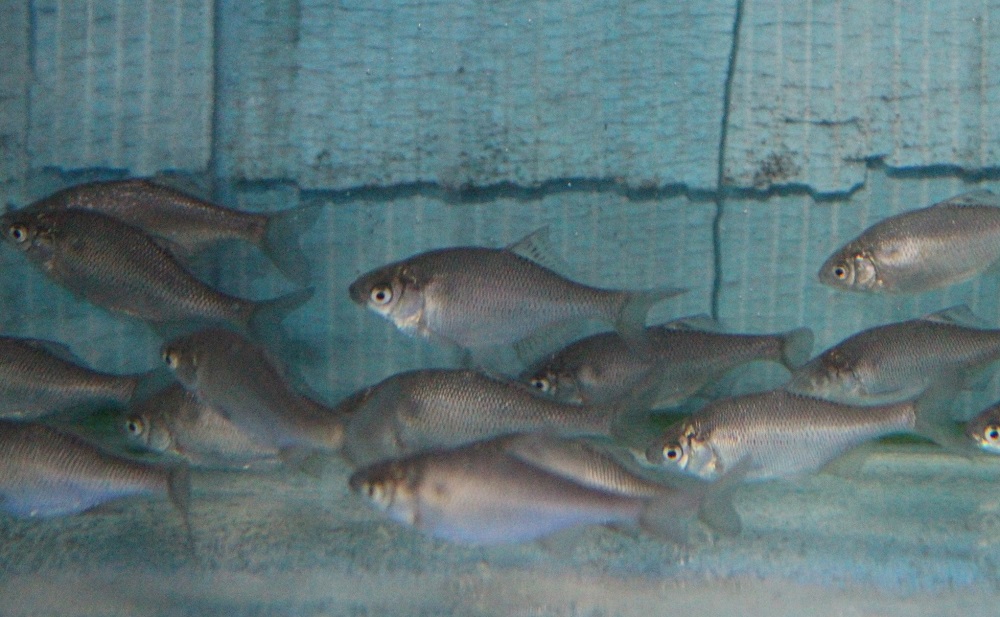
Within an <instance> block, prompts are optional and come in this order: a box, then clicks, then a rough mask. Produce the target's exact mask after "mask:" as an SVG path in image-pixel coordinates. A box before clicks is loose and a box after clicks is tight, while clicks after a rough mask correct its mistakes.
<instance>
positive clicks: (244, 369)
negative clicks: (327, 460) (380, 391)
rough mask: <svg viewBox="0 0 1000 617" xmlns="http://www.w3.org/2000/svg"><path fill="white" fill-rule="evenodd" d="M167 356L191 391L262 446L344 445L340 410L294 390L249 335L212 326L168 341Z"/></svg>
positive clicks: (326, 446)
mask: <svg viewBox="0 0 1000 617" xmlns="http://www.w3.org/2000/svg"><path fill="white" fill-rule="evenodd" d="M163 357H164V359H165V361H166V362H167V364H168V366H170V368H171V369H173V371H174V374H175V376H176V377H177V380H178V381H179V382H181V384H183V386H184V387H185V388H186V389H187V390H188V391H190V392H192V393H193V394H195V395H196V396H197V397H198V398H199V400H200V401H202V402H203V403H206V404H208V405H211V406H213V407H215V408H216V409H218V410H219V411H220V412H221V413H222V414H223V415H225V417H226V418H227V419H228V420H230V421H231V422H232V423H233V424H234V425H236V426H237V427H238V428H239V429H240V430H242V431H243V432H244V433H246V434H247V435H248V436H249V437H251V438H252V439H253V440H254V441H256V442H257V443H259V444H260V445H262V446H265V447H272V448H276V449H282V450H288V449H297V448H307V449H309V448H312V449H318V450H337V449H339V448H340V446H341V443H342V441H343V422H342V418H341V416H340V414H338V413H337V412H336V411H334V410H332V409H330V408H328V407H326V406H324V405H322V404H320V403H317V402H315V401H312V400H310V399H308V398H307V397H305V396H303V395H301V394H299V393H298V392H296V391H294V389H293V388H292V386H291V384H290V383H289V381H288V380H287V379H286V378H285V376H284V374H283V373H282V371H281V369H280V367H279V366H277V365H276V364H275V363H274V362H272V361H271V359H270V358H269V357H268V354H267V352H266V351H265V350H264V348H263V347H261V346H260V345H258V344H257V343H254V342H253V341H251V340H249V339H248V338H246V337H245V336H242V335H240V334H238V333H236V332H232V331H229V330H225V329H222V328H206V329H204V330H199V331H198V332H194V333H192V334H189V335H186V336H182V337H179V338H176V339H174V340H172V341H170V342H168V343H166V344H165V345H164V346H163Z"/></svg>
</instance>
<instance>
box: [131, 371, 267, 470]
mask: <svg viewBox="0 0 1000 617" xmlns="http://www.w3.org/2000/svg"><path fill="white" fill-rule="evenodd" d="M124 424H125V430H126V432H127V434H128V437H129V438H130V441H131V442H132V443H133V444H136V445H138V446H140V447H141V448H144V449H146V450H149V451H151V452H157V453H160V454H167V455H171V456H176V457H179V458H182V459H184V460H186V461H187V462H188V463H190V464H191V465H194V466H196V467H207V468H212V469H232V468H235V469H249V468H251V467H254V468H256V467H265V468H266V467H268V466H271V465H275V464H277V463H279V462H280V461H279V459H278V450H277V449H275V448H273V447H269V446H265V445H262V444H259V443H257V442H256V441H254V440H253V439H251V438H250V436H249V435H247V434H245V433H244V432H243V431H241V430H240V429H239V428H237V427H236V426H235V425H234V424H233V423H232V422H230V421H229V420H227V419H226V417H225V416H224V415H223V414H221V413H220V412H218V411H216V410H215V409H214V408H212V407H211V406H210V405H206V404H204V403H202V402H201V401H199V400H198V397H197V396H195V395H194V394H192V393H190V392H188V391H187V390H185V389H184V386H182V385H181V384H179V383H174V384H172V385H170V386H167V387H166V388H164V389H163V390H161V391H160V392H157V393H156V394H154V395H153V396H151V397H150V398H148V399H146V400H144V401H142V402H140V403H139V404H137V405H135V406H133V407H132V408H131V409H130V411H129V413H128V414H127V417H126V419H125V422H124Z"/></svg>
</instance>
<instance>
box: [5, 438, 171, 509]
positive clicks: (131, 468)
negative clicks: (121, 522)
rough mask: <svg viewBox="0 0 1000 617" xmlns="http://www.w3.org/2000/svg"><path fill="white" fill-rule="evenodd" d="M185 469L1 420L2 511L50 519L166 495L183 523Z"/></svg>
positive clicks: (79, 439)
mask: <svg viewBox="0 0 1000 617" xmlns="http://www.w3.org/2000/svg"><path fill="white" fill-rule="evenodd" d="M189 494H190V479H189V472H188V468H187V467H186V466H174V467H161V466H157V465H152V464H149V463H142V462H139V461H133V460H129V459H126V458H122V457H119V456H114V455H112V454H108V453H105V452H103V451H101V450H100V449H98V448H97V447H95V446H93V445H91V444H90V443H88V442H86V441H84V440H83V439H81V438H80V437H77V436H76V435H72V434H70V433H64V432H62V431H59V430H57V429H54V428H51V427H48V426H44V425H40V424H32V423H22V422H11V421H7V420H0V510H2V511H4V512H6V513H7V514H9V515H11V516H14V517H17V518H53V517H58V516H68V515H72V514H77V513H79V512H83V511H85V510H89V509H90V508H93V507H94V506H97V505H100V504H102V503H105V502H107V501H110V500H112V499H117V498H119V497H127V496H131V495H166V496H167V497H169V499H170V501H171V502H172V503H173V505H174V507H176V508H177V510H178V511H179V512H180V513H181V515H182V516H183V517H184V519H185V522H186V521H187V512H188V502H189Z"/></svg>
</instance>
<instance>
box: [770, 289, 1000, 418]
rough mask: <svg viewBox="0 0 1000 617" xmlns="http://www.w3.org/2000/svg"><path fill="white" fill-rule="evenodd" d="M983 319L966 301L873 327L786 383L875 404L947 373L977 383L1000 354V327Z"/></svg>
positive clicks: (962, 383) (903, 396) (902, 396)
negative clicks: (983, 324)
mask: <svg viewBox="0 0 1000 617" xmlns="http://www.w3.org/2000/svg"><path fill="white" fill-rule="evenodd" d="M980 323H981V322H980V321H978V318H976V317H975V316H974V315H972V313H971V311H969V309H968V307H966V306H964V305H963V306H956V307H951V308H948V309H944V310H943V311H938V312H936V313H932V314H930V315H926V316H924V317H922V318H919V319H911V320H908V321H903V322H898V323H892V324H886V325H882V326H876V327H873V328H869V329H867V330H863V331H862V332H859V333H857V334H854V335H853V336H850V337H848V338H847V339H845V340H843V341H841V342H840V343H838V344H837V345H834V346H833V347H831V348H829V349H827V350H826V351H824V352H823V353H821V354H820V355H819V356H817V357H816V358H814V359H812V360H810V361H809V362H808V363H806V364H805V365H804V366H802V367H801V368H799V369H797V370H795V371H793V373H792V376H791V378H790V380H789V382H788V383H787V384H786V385H785V388H786V389H787V390H789V391H792V392H799V393H801V394H811V395H814V396H820V397H823V398H827V399H830V400H836V401H840V402H844V403H857V404H874V403H889V402H899V401H903V400H907V399H910V398H913V397H915V396H916V395H918V394H919V393H920V392H922V391H923V390H925V389H926V388H927V387H928V385H929V384H930V383H932V382H934V381H936V380H939V379H942V378H943V377H945V376H952V377H953V378H954V379H956V380H957V381H958V384H959V385H958V387H960V388H970V387H974V386H975V385H976V382H977V381H979V380H980V379H981V378H982V376H983V375H984V374H986V373H985V372H986V371H988V370H989V365H990V364H992V363H993V362H995V361H996V360H998V359H1000V330H997V329H987V328H983V327H978V326H979V325H980ZM966 324H970V325H966ZM972 324H975V325H976V327H973V325H972ZM987 376H988V375H987Z"/></svg>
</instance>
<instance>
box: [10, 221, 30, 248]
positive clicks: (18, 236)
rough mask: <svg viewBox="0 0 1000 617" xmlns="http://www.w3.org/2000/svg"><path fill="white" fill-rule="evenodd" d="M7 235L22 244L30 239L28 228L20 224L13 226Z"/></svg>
mask: <svg viewBox="0 0 1000 617" xmlns="http://www.w3.org/2000/svg"><path fill="white" fill-rule="evenodd" d="M7 235H8V236H10V239H11V240H13V241H14V242H17V243H18V244H20V243H22V242H24V241H25V240H27V239H28V228H27V227H25V226H24V225H21V224H20V223H18V224H16V225H11V226H10V228H9V229H7Z"/></svg>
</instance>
